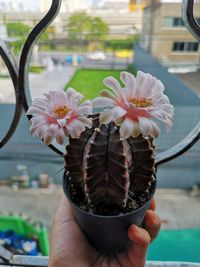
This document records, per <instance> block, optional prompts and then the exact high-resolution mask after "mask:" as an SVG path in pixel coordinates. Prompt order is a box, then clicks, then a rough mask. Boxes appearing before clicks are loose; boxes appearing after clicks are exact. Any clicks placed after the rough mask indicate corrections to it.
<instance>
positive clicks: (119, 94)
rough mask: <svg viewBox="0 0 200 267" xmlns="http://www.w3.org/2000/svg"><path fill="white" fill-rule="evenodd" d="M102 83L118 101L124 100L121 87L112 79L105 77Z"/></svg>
mask: <svg viewBox="0 0 200 267" xmlns="http://www.w3.org/2000/svg"><path fill="white" fill-rule="evenodd" d="M103 83H104V84H105V85H106V86H108V87H109V88H110V89H112V91H113V92H114V94H115V95H116V96H117V97H118V98H119V99H124V98H125V97H124V94H123V92H122V90H121V85H120V83H119V82H118V80H116V79H115V78H114V77H111V76H110V77H107V78H105V79H104V80H103Z"/></svg>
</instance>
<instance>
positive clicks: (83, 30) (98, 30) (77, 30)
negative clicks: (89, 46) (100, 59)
mask: <svg viewBox="0 0 200 267" xmlns="http://www.w3.org/2000/svg"><path fill="white" fill-rule="evenodd" d="M108 32H109V29H108V25H107V24H106V23H105V22H104V21H103V20H102V19H101V18H99V17H91V16H89V15H87V14H86V13H85V12H76V13H74V14H73V15H72V16H71V17H70V18H69V24H68V33H69V38H70V39H75V40H80V39H81V40H99V39H102V38H103V37H104V36H105V35H107V34H108Z"/></svg>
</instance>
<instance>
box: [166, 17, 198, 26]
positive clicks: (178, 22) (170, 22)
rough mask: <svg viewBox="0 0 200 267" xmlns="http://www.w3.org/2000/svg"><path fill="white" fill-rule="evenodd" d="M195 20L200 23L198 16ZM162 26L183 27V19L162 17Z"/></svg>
mask: <svg viewBox="0 0 200 267" xmlns="http://www.w3.org/2000/svg"><path fill="white" fill-rule="evenodd" d="M195 20H196V22H197V23H198V24H199V25H200V18H195ZM163 26H164V27H185V24H184V21H183V19H182V18H181V17H164V18H163Z"/></svg>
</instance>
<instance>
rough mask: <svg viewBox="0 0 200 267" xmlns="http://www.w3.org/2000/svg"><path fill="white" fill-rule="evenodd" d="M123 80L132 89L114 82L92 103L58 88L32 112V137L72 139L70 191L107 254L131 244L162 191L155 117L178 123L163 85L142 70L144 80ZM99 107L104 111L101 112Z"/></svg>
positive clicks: (81, 220)
mask: <svg viewBox="0 0 200 267" xmlns="http://www.w3.org/2000/svg"><path fill="white" fill-rule="evenodd" d="M120 78H121V80H122V82H123V83H124V87H121V85H120V83H119V82H118V81H117V80H116V79H115V78H113V77H108V78H106V79H104V84H105V85H106V86H107V87H108V88H109V89H104V90H103V91H102V92H101V93H100V96H99V97H97V98H95V99H93V100H92V101H91V100H85V101H83V96H82V95H81V94H79V93H78V92H76V91H75V90H74V89H72V88H69V89H68V90H67V91H66V92H64V91H61V90H60V91H51V92H49V93H48V94H46V95H45V98H43V99H36V100H34V101H33V105H32V107H30V108H29V110H28V112H27V114H28V115H32V116H33V117H32V119H31V121H30V122H31V128H30V130H31V133H32V134H33V135H36V136H38V137H40V138H43V140H44V142H45V143H46V144H50V143H51V142H52V141H53V140H54V139H56V141H57V142H58V143H59V144H65V140H66V139H68V142H67V144H66V153H65V155H64V160H65V172H64V177H63V189H64V192H65V194H66V196H67V198H68V199H69V201H70V203H71V205H72V207H73V210H74V215H75V217H76V219H77V222H78V224H79V226H80V228H81V229H82V231H83V232H84V233H85V234H86V236H87V238H88V239H89V241H90V242H91V243H92V244H93V245H94V246H95V247H96V248H97V250H100V251H101V252H103V253H107V254H110V253H116V252H119V251H121V250H123V249H124V248H125V247H126V246H127V245H128V243H129V241H128V236H127V228H128V226H129V225H130V224H132V223H135V224H137V225H141V224H142V221H143V218H144V215H145V211H146V210H147V209H148V207H149V205H150V200H151V198H152V196H153V194H154V192H155V187H156V170H155V160H154V144H153V140H154V138H156V137H158V136H159V134H160V130H159V126H158V124H157V123H156V122H155V120H161V121H163V122H164V123H165V124H166V126H167V128H168V129H170V128H171V126H172V120H173V107H172V105H171V104H170V102H169V99H168V97H167V96H166V95H164V93H163V91H164V86H163V84H162V83H161V81H159V80H157V79H156V78H155V77H153V76H151V75H150V74H145V73H143V72H140V71H139V72H138V73H137V76H136V77H135V76H133V75H132V74H130V73H128V72H121V74H120ZM93 107H98V108H101V111H100V112H99V113H93ZM66 137H67V138H66ZM116 232H117V233H118V234H117V235H116Z"/></svg>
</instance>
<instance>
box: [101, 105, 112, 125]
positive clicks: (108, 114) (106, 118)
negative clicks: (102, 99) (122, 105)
mask: <svg viewBox="0 0 200 267" xmlns="http://www.w3.org/2000/svg"><path fill="white" fill-rule="evenodd" d="M113 118H114V113H113V110H112V109H111V110H107V111H104V112H103V113H101V115H100V118H99V121H100V123H102V124H107V123H110V122H111V121H112V120H113Z"/></svg>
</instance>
